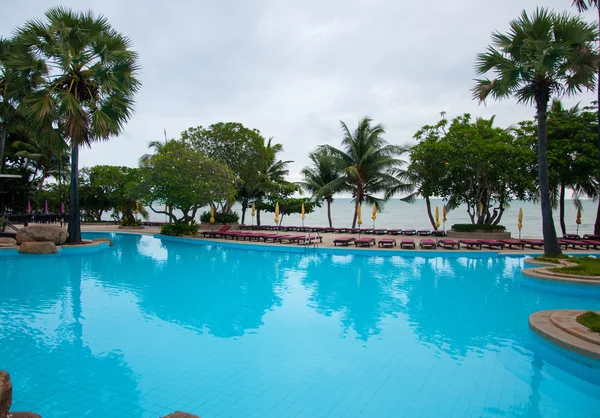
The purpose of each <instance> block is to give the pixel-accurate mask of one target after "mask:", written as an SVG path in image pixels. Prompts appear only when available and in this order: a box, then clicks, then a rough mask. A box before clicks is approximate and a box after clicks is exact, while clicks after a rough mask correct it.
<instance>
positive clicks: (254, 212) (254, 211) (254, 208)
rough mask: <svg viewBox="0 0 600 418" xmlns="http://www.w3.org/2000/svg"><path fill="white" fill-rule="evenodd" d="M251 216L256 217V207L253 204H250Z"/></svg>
mask: <svg viewBox="0 0 600 418" xmlns="http://www.w3.org/2000/svg"><path fill="white" fill-rule="evenodd" d="M251 215H252V216H254V215H256V205H255V204H254V203H253V204H252V213H251Z"/></svg>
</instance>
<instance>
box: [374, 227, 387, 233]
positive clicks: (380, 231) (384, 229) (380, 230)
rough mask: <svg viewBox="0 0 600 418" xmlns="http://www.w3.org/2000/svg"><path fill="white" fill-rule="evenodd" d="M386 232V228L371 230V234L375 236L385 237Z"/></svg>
mask: <svg viewBox="0 0 600 418" xmlns="http://www.w3.org/2000/svg"><path fill="white" fill-rule="evenodd" d="M387 232H388V230H387V229H386V228H377V229H374V230H373V234H375V235H385V234H387Z"/></svg>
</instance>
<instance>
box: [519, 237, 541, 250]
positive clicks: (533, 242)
mask: <svg viewBox="0 0 600 418" xmlns="http://www.w3.org/2000/svg"><path fill="white" fill-rule="evenodd" d="M521 242H522V243H523V244H525V245H526V246H527V245H528V246H530V247H531V249H532V250H533V249H534V248H535V247H538V248H542V247H543V246H544V241H543V240H541V239H522V240H521Z"/></svg>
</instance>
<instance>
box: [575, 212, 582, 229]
mask: <svg viewBox="0 0 600 418" xmlns="http://www.w3.org/2000/svg"><path fill="white" fill-rule="evenodd" d="M575 223H576V224H577V234H579V225H581V208H577V219H575Z"/></svg>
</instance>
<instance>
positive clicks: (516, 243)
mask: <svg viewBox="0 0 600 418" xmlns="http://www.w3.org/2000/svg"><path fill="white" fill-rule="evenodd" d="M498 242H501V243H502V244H504V245H508V248H509V249H511V250H512V247H517V248H520V249H521V250H523V249H524V248H525V243H524V242H522V241H521V240H518V239H499V240H498Z"/></svg>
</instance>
